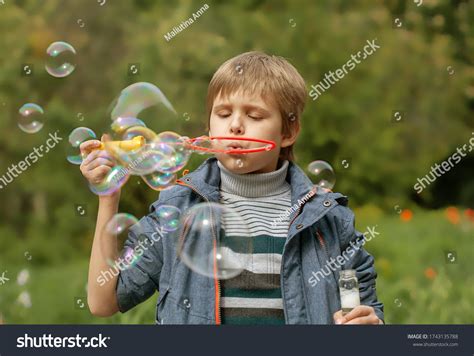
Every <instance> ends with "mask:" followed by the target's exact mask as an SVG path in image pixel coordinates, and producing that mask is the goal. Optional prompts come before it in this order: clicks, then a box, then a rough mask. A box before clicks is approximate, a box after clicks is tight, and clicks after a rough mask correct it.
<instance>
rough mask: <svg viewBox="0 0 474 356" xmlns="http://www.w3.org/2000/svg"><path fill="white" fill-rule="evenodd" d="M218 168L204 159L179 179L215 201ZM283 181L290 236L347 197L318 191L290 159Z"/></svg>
mask: <svg viewBox="0 0 474 356" xmlns="http://www.w3.org/2000/svg"><path fill="white" fill-rule="evenodd" d="M220 181H221V177H220V170H219V167H218V165H217V159H216V158H215V157H212V158H209V159H207V160H206V161H205V162H204V163H202V164H201V165H200V166H199V167H198V168H197V169H196V170H195V171H193V172H191V173H189V174H187V175H185V176H184V177H183V178H181V179H179V180H178V182H179V183H180V184H182V185H187V186H189V187H190V188H191V189H193V190H194V191H196V192H197V193H198V194H200V195H202V196H203V197H204V198H205V199H207V200H209V201H213V202H218V201H219V198H220V194H219V187H220ZM286 181H287V182H288V183H289V184H290V186H291V208H290V211H289V217H290V222H292V224H291V226H290V230H289V235H292V234H293V233H296V232H297V231H299V230H302V229H303V228H305V227H307V226H310V225H312V224H314V222H316V221H317V220H319V219H320V218H321V217H322V216H324V215H325V214H326V213H327V212H328V211H329V210H331V209H332V208H333V207H334V206H336V205H338V204H342V205H344V206H345V205H347V197H346V196H344V195H342V194H340V193H332V192H330V193H326V192H324V193H321V192H319V191H318V190H317V189H315V187H314V185H313V183H312V182H311V180H310V179H309V178H308V177H307V176H306V174H305V173H304V172H303V171H302V170H301V168H300V167H298V166H297V165H296V164H295V163H293V162H290V164H289V166H288V173H287V177H286Z"/></svg>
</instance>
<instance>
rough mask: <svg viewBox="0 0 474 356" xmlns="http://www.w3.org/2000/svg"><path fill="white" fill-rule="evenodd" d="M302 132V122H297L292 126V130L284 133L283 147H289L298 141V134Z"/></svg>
mask: <svg viewBox="0 0 474 356" xmlns="http://www.w3.org/2000/svg"><path fill="white" fill-rule="evenodd" d="M299 133H300V123H299V121H297V122H295V123H294V124H292V125H291V127H290V132H289V133H288V134H286V135H282V140H281V147H289V146H291V145H293V144H294V143H295V142H296V139H297V137H298V134H299Z"/></svg>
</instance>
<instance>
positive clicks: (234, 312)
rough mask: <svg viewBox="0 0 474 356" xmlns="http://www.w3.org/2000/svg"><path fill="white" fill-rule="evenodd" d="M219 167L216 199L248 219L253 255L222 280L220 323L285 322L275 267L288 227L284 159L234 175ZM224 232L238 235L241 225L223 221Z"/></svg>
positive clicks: (278, 275) (277, 264) (289, 198)
mask: <svg viewBox="0 0 474 356" xmlns="http://www.w3.org/2000/svg"><path fill="white" fill-rule="evenodd" d="M218 165H219V168H220V170H221V187H220V202H221V203H222V204H224V205H226V206H228V207H230V208H231V209H233V210H234V211H237V212H238V213H239V214H240V215H241V216H242V218H243V219H244V220H245V221H246V222H247V227H248V230H249V232H250V236H251V238H252V242H253V244H252V248H253V251H252V256H251V258H250V259H249V262H248V264H247V266H246V267H245V269H244V271H243V272H242V273H241V274H240V275H238V276H236V277H234V278H231V279H226V280H221V298H222V299H221V320H222V323H223V324H284V323H285V318H284V314H283V301H282V295H281V288H280V266H281V256H282V253H283V246H284V245H285V241H286V237H287V234H288V226H289V214H288V211H289V208H290V206H291V190H290V185H289V184H288V183H287V182H286V175H287V171H288V161H284V162H283V163H282V165H281V167H280V168H279V169H278V170H276V171H274V172H270V173H261V174H235V173H232V172H230V171H229V170H227V169H226V168H225V167H224V166H223V165H222V164H220V163H218ZM223 228H224V231H225V233H226V234H229V235H230V234H232V235H237V236H238V235H239V233H240V236H242V233H241V232H242V227H241V226H239V225H237V224H232V223H224V226H223Z"/></svg>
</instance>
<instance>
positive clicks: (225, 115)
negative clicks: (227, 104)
mask: <svg viewBox="0 0 474 356" xmlns="http://www.w3.org/2000/svg"><path fill="white" fill-rule="evenodd" d="M230 115H231V114H230V113H229V112H223V113H217V116H219V117H220V118H223V119H225V118H226V117H229V116H230Z"/></svg>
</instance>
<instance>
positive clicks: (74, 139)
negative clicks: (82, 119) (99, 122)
mask: <svg viewBox="0 0 474 356" xmlns="http://www.w3.org/2000/svg"><path fill="white" fill-rule="evenodd" d="M95 139H97V137H96V135H95V133H94V131H92V130H91V129H89V128H87V127H77V128H75V129H74V130H72V131H71V133H70V134H69V143H70V144H71V145H70V146H69V149H68V155H67V160H68V161H69V162H70V163H72V164H81V163H82V156H81V152H80V149H79V146H80V145H81V143H83V142H85V141H89V140H95Z"/></svg>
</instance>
